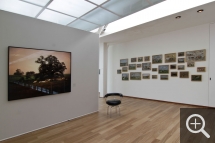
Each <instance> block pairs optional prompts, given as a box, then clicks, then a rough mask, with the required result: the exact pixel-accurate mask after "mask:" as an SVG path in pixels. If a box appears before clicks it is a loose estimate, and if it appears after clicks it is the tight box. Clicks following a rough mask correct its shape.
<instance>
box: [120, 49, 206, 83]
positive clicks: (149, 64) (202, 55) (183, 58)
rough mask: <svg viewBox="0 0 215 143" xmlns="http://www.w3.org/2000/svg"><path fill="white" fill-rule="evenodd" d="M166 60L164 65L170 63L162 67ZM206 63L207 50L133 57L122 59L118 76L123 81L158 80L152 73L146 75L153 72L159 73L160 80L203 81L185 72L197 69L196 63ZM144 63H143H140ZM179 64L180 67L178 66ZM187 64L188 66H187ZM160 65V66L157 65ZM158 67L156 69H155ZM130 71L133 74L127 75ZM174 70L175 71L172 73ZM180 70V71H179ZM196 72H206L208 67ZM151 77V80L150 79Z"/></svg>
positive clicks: (199, 77) (195, 75)
mask: <svg viewBox="0 0 215 143" xmlns="http://www.w3.org/2000/svg"><path fill="white" fill-rule="evenodd" d="M177 57H178V58H177ZM163 58H164V63H169V64H166V65H162V63H163ZM199 61H206V50H205V49H203V50H196V51H187V52H178V53H169V54H164V56H163V55H162V54H160V55H159V54H158V55H153V56H141V57H133V58H131V59H130V63H129V59H127V58H126V59H120V67H121V69H117V74H121V75H122V80H123V81H128V80H129V79H130V80H144V79H157V78H158V75H155V74H153V75H150V73H144V72H147V71H151V72H152V73H156V72H157V73H158V74H159V75H160V80H168V79H169V74H170V77H179V78H184V79H186V78H191V81H202V75H199V74H193V75H190V72H189V71H184V70H185V66H187V68H186V69H191V68H193V67H195V62H199ZM140 62H142V63H140ZM176 63H178V65H177V64H176ZM185 63H186V64H185ZM156 64H158V65H156ZM155 66H156V67H155ZM141 69H142V71H143V73H142V72H138V71H137V72H136V70H141ZM129 70H131V71H132V72H130V73H126V72H128V71H129ZM171 70H173V71H171ZM177 70H178V71H177ZM196 72H198V73H199V72H206V67H196ZM150 77H151V78H150Z"/></svg>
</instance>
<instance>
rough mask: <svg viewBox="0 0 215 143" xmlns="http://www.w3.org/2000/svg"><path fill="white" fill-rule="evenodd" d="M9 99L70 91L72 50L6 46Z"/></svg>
mask: <svg viewBox="0 0 215 143" xmlns="http://www.w3.org/2000/svg"><path fill="white" fill-rule="evenodd" d="M8 59H9V60H8V101H11V100H18V99H24V98H32V97H39V96H46V95H54V94H60V93H66V92H71V52H64V51H53V50H43V49H32V48H22V47H11V46H10V47H8Z"/></svg>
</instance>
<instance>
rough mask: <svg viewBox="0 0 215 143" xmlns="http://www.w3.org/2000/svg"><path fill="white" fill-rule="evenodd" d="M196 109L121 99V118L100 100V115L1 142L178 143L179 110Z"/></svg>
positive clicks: (150, 101) (166, 103) (172, 104)
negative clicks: (108, 114) (110, 114)
mask: <svg viewBox="0 0 215 143" xmlns="http://www.w3.org/2000/svg"><path fill="white" fill-rule="evenodd" d="M193 107H195V106H190V105H183V104H175V103H168V102H159V101H152V100H144V99H134V98H128V97H124V98H123V101H122V105H121V116H118V115H117V114H116V113H115V109H112V111H113V112H112V117H111V118H109V117H107V115H106V111H107V105H106V103H105V102H104V100H103V99H102V98H100V99H99V112H97V113H93V114H90V115H87V116H84V117H81V118H78V119H74V120H71V121H67V122H64V123H60V124H57V125H54V126H51V127H47V128H44V129H41V130H38V131H34V132H31V133H28V134H25V135H22V136H19V137H15V138H12V139H9V140H5V141H2V142H1V143H112V142H113V143H179V142H180V134H179V132H180V127H179V126H180V115H179V114H180V108H193Z"/></svg>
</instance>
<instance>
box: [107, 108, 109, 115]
mask: <svg viewBox="0 0 215 143" xmlns="http://www.w3.org/2000/svg"><path fill="white" fill-rule="evenodd" d="M108 112H109V106H108V107H107V115H108Z"/></svg>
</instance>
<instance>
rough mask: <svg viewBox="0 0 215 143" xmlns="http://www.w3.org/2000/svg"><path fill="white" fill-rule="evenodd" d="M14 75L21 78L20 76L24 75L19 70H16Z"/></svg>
mask: <svg viewBox="0 0 215 143" xmlns="http://www.w3.org/2000/svg"><path fill="white" fill-rule="evenodd" d="M14 75H18V76H22V75H24V72H23V71H21V70H20V69H17V70H16V72H15V73H14Z"/></svg>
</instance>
